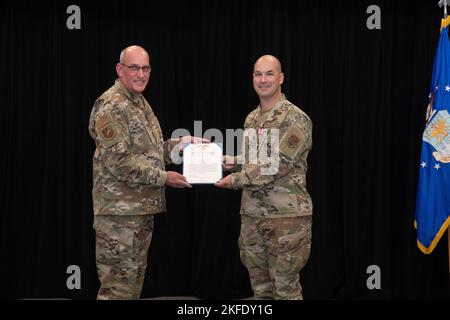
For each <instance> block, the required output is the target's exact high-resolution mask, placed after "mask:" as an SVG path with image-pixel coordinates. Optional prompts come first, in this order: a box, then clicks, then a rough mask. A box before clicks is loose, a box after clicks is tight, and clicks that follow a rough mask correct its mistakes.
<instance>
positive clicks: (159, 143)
mask: <svg viewBox="0 0 450 320" xmlns="http://www.w3.org/2000/svg"><path fill="white" fill-rule="evenodd" d="M116 71H117V74H118V76H119V79H117V80H116V82H115V84H114V85H113V86H112V87H111V88H110V89H109V90H107V91H106V92H105V93H103V94H102V95H101V96H100V98H98V99H97V101H96V102H95V104H94V107H93V109H92V113H91V118H90V122H89V133H90V135H91V137H92V138H93V139H94V140H95V144H96V147H97V148H96V150H95V153H94V157H93V182H94V183H93V191H92V198H93V203H94V215H95V216H94V228H95V231H96V260H97V270H98V275H99V279H100V283H101V286H100V290H99V292H98V296H97V298H98V299H138V298H139V296H140V293H141V290H142V285H143V283H144V275H145V269H146V266H147V252H148V248H149V246H150V241H151V238H152V232H153V215H154V214H156V213H159V212H163V211H165V210H166V206H165V198H164V187H165V186H166V185H168V186H171V187H175V188H185V187H191V185H190V184H189V183H187V181H186V178H185V177H184V176H182V175H180V174H179V173H177V172H173V171H165V163H170V162H171V158H170V153H171V151H172V150H173V151H174V153H176V152H177V150H179V148H181V147H182V145H183V143H188V142H190V141H191V140H195V141H196V139H194V138H192V139H191V137H183V138H181V139H170V140H167V141H165V142H164V141H163V136H162V133H161V128H160V126H159V122H158V119H157V118H156V116H155V114H154V113H153V111H152V108H151V107H150V105H149V104H148V102H147V101H146V100H145V98H144V97H143V96H142V94H141V92H143V91H144V89H145V87H146V86H147V83H148V81H149V78H150V72H151V67H150V58H149V55H148V53H147V52H146V51H145V50H144V49H143V48H141V47H138V46H131V47H128V48H126V49H124V50H123V51H122V52H121V54H120V62H119V63H118V64H117V65H116Z"/></svg>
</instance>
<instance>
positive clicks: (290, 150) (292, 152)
mask: <svg viewBox="0 0 450 320" xmlns="http://www.w3.org/2000/svg"><path fill="white" fill-rule="evenodd" d="M304 143H305V136H304V134H303V132H302V131H301V130H300V129H299V128H298V127H297V126H293V127H291V128H290V129H288V131H287V132H286V133H285V134H284V135H283V137H282V138H281V141H280V153H281V154H283V155H284V156H286V157H287V158H288V159H294V158H295V156H296V155H297V153H298V152H299V151H300V149H301V148H302V145H303V144H304Z"/></svg>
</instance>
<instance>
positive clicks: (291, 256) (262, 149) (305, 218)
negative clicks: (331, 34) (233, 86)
mask: <svg viewBox="0 0 450 320" xmlns="http://www.w3.org/2000/svg"><path fill="white" fill-rule="evenodd" d="M283 80H284V75H283V73H282V72H281V64H280V62H279V60H278V59H277V58H275V57H273V56H262V57H261V58H259V59H258V60H257V61H256V63H255V66H254V71H253V86H254V89H255V91H256V93H257V94H258V96H259V99H260V105H259V106H258V107H257V108H256V109H255V110H253V111H252V112H251V113H250V114H249V115H248V116H247V118H246V120H245V123H244V146H243V150H242V151H243V154H242V155H241V156H239V157H230V156H225V157H224V168H225V169H226V170H236V169H241V170H240V172H236V173H232V174H231V175H228V176H227V177H225V178H223V179H222V180H220V181H219V182H217V183H216V186H218V187H222V188H229V189H242V190H243V192H242V201H241V234H240V237H239V247H240V251H241V259H242V262H243V263H244V265H245V266H246V267H247V269H248V271H249V275H250V281H251V285H252V289H253V293H254V297H255V299H302V298H303V295H302V288H301V286H300V282H299V273H300V271H301V269H302V268H303V267H304V266H305V264H306V262H307V261H308V258H309V254H310V249H311V223H312V201H311V198H310V196H309V194H308V192H307V190H306V170H307V162H306V160H307V156H308V152H309V150H310V149H311V146H312V137H311V135H312V123H311V120H310V119H309V117H308V116H307V115H306V114H305V113H304V112H303V111H301V110H300V109H299V108H297V107H296V106H295V105H293V104H292V103H291V102H289V101H288V100H286V98H285V97H284V95H283V94H282V93H281V84H282V83H283ZM252 149H253V150H254V153H253V154H256V156H257V159H252ZM267 153H269V154H270V153H271V155H269V156H272V158H268V155H267ZM254 158H255V157H254ZM240 164H242V166H240ZM274 167H275V168H274Z"/></svg>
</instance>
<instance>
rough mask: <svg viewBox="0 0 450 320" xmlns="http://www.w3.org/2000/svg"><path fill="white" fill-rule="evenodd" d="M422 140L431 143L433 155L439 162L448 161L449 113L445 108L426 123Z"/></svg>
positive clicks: (449, 141) (449, 142) (449, 150)
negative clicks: (433, 150)
mask: <svg viewBox="0 0 450 320" xmlns="http://www.w3.org/2000/svg"><path fill="white" fill-rule="evenodd" d="M423 140H424V141H425V142H428V143H429V144H431V145H432V146H433V147H434V149H435V150H436V151H435V152H433V157H434V158H435V159H436V160H437V161H440V162H443V163H449V162H450V114H449V113H448V111H447V110H440V111H439V112H437V113H436V115H435V116H434V117H433V118H432V119H431V121H430V123H428V125H427V127H426V129H425V131H424V134H423Z"/></svg>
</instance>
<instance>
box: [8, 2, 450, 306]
mask: <svg viewBox="0 0 450 320" xmlns="http://www.w3.org/2000/svg"><path fill="white" fill-rule="evenodd" d="M71 4H76V5H78V6H79V7H80V9H81V30H68V29H67V27H66V19H67V18H68V17H69V14H67V13H66V9H67V7H68V6H69V5H71ZM372 4H375V5H378V6H379V7H380V9H381V30H369V29H368V28H367V27H366V20H367V19H368V17H369V16H370V15H369V14H367V13H366V10H367V7H368V6H369V5H372ZM441 17H442V10H441V9H439V8H438V6H437V0H436V1H425V0H423V1H407V2H406V1H381V0H373V1H372V0H370V1H364V0H363V1H266V0H259V1H213V0H204V1H193V2H190V1H184V2H181V3H177V2H172V1H166V2H163V3H161V2H160V1H158V2H154V1H142V2H130V1H117V0H112V1H109V2H105V3H92V2H88V1H80V0H76V1H56V0H55V1H53V2H40V3H39V2H34V1H33V2H31V1H30V2H26V1H23V2H21V1H16V2H14V3H12V2H2V3H1V4H0V81H1V82H0V88H1V89H0V90H1V92H0V96H1V116H0V141H1V144H0V147H1V150H2V151H1V154H0V161H1V165H0V174H1V176H0V179H1V183H0V188H1V189H0V212H1V216H0V217H1V220H0V232H1V234H0V252H1V263H0V277H1V279H0V287H1V290H0V295H1V297H2V298H73V299H93V298H95V296H96V292H97V289H98V286H99V282H98V280H97V272H96V267H95V242H94V231H93V229H92V221H93V212H92V198H91V188H92V169H91V167H92V161H91V158H92V154H93V152H94V148H95V146H94V143H93V141H92V140H91V138H90V137H89V134H88V120H89V115H90V112H91V108H92V105H93V103H94V101H95V99H96V98H97V97H98V96H99V95H100V94H101V93H102V92H104V91H105V90H106V89H108V88H109V87H110V86H111V85H112V84H113V82H114V80H115V78H116V74H115V69H114V66H115V63H117V62H118V58H119V53H120V51H121V50H122V49H123V48H124V47H126V46H128V45H131V44H140V45H142V46H143V47H145V48H146V49H147V50H148V51H149V52H150V55H151V64H152V68H153V71H152V75H151V80H150V84H149V86H148V88H147V90H146V91H145V94H144V95H145V97H146V98H147V100H148V101H149V102H150V104H151V105H152V107H153V109H154V111H155V113H156V115H157V117H158V118H159V121H160V123H161V126H162V129H163V133H164V136H165V138H169V137H170V135H171V133H172V131H173V130H175V129H177V128H186V129H187V130H189V131H190V132H191V133H192V134H193V128H194V121H195V120H201V121H202V127H203V131H205V130H207V129H209V128H217V129H220V130H222V132H225V129H227V128H230V129H237V128H241V127H242V124H243V121H244V118H245V116H246V114H247V113H248V112H250V111H251V110H252V109H253V108H254V107H255V106H256V105H257V103H258V100H257V96H256V95H255V93H254V91H253V87H252V84H251V80H252V79H251V72H252V67H253V63H254V61H255V60H256V59H257V58H258V57H259V56H260V55H262V54H268V53H269V54H274V55H276V56H277V57H279V58H280V60H281V62H282V64H283V71H284V72H285V83H284V85H283V92H284V93H285V94H286V96H287V98H288V99H289V100H290V101H292V102H294V103H295V104H297V105H298V106H299V107H301V108H302V109H303V110H304V111H305V112H306V113H308V115H309V116H310V117H311V119H312V121H313V123H314V132H313V141H314V146H313V150H312V152H311V153H310V157H309V171H308V187H309V191H310V193H311V195H312V198H313V201H314V216H313V217H314V219H313V244H312V253H311V257H310V260H309V262H308V264H307V266H306V268H305V269H304V270H303V271H302V273H301V282H302V285H303V288H304V296H305V298H306V299H392V298H407V299H410V298H425V299H434V298H440V299H446V298H448V297H449V292H448V265H447V262H448V253H447V241H446V234H445V235H444V237H443V239H442V240H441V241H440V244H439V245H438V246H437V248H436V249H435V251H434V252H433V253H432V254H430V255H423V254H422V253H420V252H419V250H418V249H417V247H416V232H415V230H414V227H413V210H414V204H415V190H416V183H417V176H418V171H419V152H420V143H421V136H422V131H423V128H424V116H425V110H426V104H427V98H428V88H429V83H430V79H431V72H432V66H433V60H434V54H435V50H436V45H437V41H438V38H439V27H440V19H441ZM170 170H177V171H181V168H180V167H179V166H172V167H170ZM166 194H167V204H168V205H167V207H168V212H167V213H166V214H160V215H158V216H157V217H156V221H155V233H154V237H153V241H152V244H151V249H150V254H149V264H148V270H147V278H146V282H145V285H144V290H143V296H144V297H159V296H177V295H182V296H186V295H190V296H196V297H199V298H207V299H222V298H223V299H228V298H245V297H248V296H250V295H251V288H250V284H249V279H248V275H247V271H246V269H245V268H244V266H243V265H242V264H241V262H240V258H239V250H238V245H237V239H238V235H239V229H240V219H239V214H238V213H239V206H240V192H238V191H225V190H221V189H217V188H214V187H213V186H195V187H194V188H193V189H191V190H174V189H167V191H166ZM70 265H77V266H79V267H80V269H81V279H82V281H81V289H80V290H76V289H75V290H69V289H67V287H66V279H67V277H68V276H69V275H68V274H67V273H66V270H67V267H68V266H70ZM370 265H377V266H379V267H380V271H381V289H379V290H369V289H368V288H367V286H366V280H367V278H368V277H369V276H370V274H367V272H366V270H367V268H368V266H370Z"/></svg>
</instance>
